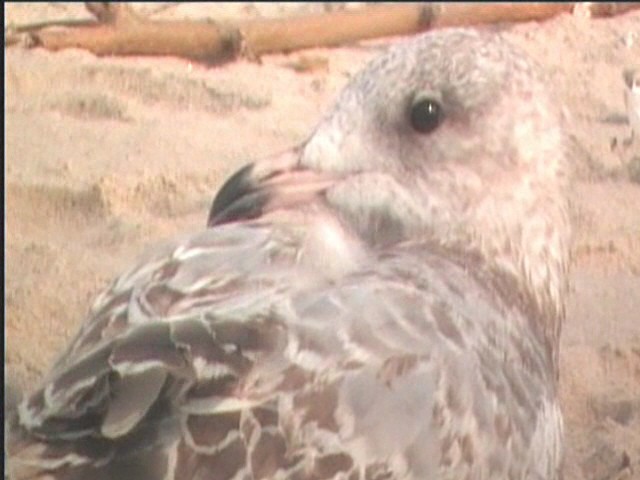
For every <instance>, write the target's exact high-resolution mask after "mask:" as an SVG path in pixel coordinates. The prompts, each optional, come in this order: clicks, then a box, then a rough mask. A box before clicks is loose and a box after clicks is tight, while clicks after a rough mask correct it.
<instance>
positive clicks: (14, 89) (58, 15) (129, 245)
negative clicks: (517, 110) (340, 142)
mask: <svg viewBox="0 0 640 480" xmlns="http://www.w3.org/2000/svg"><path fill="white" fill-rule="evenodd" d="M355 7H357V5H356V6H354V5H349V8H355ZM135 8H137V9H138V11H140V12H142V13H143V14H146V15H150V16H151V17H152V18H162V19H179V18H198V19H216V20H221V19H229V20H233V19H240V18H259V17H266V16H286V15H297V14H304V13H309V12H312V11H313V12H319V11H322V9H323V8H326V6H325V4H322V3H317V4H286V5H283V4H260V5H258V4H251V3H247V4H239V3H238V4H215V5H214V4H180V5H176V4H175V3H164V4H153V5H151V4H146V5H137V6H136V7H135ZM334 8H336V7H335V6H334ZM83 18H90V15H89V13H88V12H87V11H86V10H85V9H84V6H83V4H82V3H75V4H69V3H38V4H6V9H5V24H8V23H9V24H11V23H13V24H16V25H19V24H24V23H28V22H40V21H45V20H53V19H83ZM490 28H492V29H496V28H499V29H500V30H501V31H503V32H504V34H505V35H506V36H507V37H508V38H509V39H511V40H512V41H513V42H514V43H516V44H518V45H520V46H522V47H523V48H524V49H525V50H526V51H528V52H529V53H530V54H531V55H532V56H533V57H534V58H535V59H537V60H538V61H539V62H540V63H541V64H542V65H543V66H544V67H545V68H546V69H547V70H548V72H549V74H550V76H551V79H552V81H553V84H554V85H553V86H554V87H555V88H556V89H557V90H558V92H559V94H560V96H561V98H562V99H563V101H564V102H565V104H566V116H567V119H568V122H567V130H568V134H569V150H570V154H571V161H572V165H573V167H574V169H575V173H576V175H575V176H576V182H575V185H574V188H573V189H572V191H571V192H570V195H571V199H572V215H573V223H574V229H575V238H574V244H573V255H572V257H573V264H572V292H571V296H570V299H569V302H568V317H567V321H566V323H565V325H564V329H563V337H562V346H561V380H560V385H561V399H562V404H563V411H564V415H565V423H566V445H567V462H566V468H565V470H566V471H565V478H566V479H567V480H579V479H580V480H582V479H592V480H614V479H615V480H622V479H629V480H630V479H639V478H640V138H639V137H640V135H638V134H636V138H635V141H634V142H631V143H630V144H627V143H629V142H625V139H627V138H629V137H630V132H631V130H630V127H629V125H628V123H627V121H626V112H625V103H624V88H625V85H624V82H623V77H622V72H623V70H624V69H625V68H629V67H636V68H640V11H637V10H636V11H635V12H631V13H628V14H625V15H620V16H617V17H613V18H606V19H590V18H584V17H582V16H580V15H570V14H563V15H560V16H558V17H556V18H554V19H551V20H548V21H545V22H543V23H537V22H530V23H522V24H517V25H511V26H501V27H495V26H494V27H490ZM397 40H398V39H385V40H376V41H371V42H363V43H362V44H359V45H351V46H346V47H342V48H334V49H313V50H305V51H301V52H295V53H292V54H289V55H270V56H265V57H263V58H262V59H261V62H250V61H238V62H234V63H228V64H225V65H223V66H219V67H208V66H205V65H202V64H198V63H191V62H189V61H187V60H183V59H179V58H142V57H130V58H98V57H96V56H94V55H92V54H90V53H88V52H85V51H81V50H65V51H61V52H56V53H52V52H48V51H45V50H42V49H38V48H35V49H24V48H22V47H11V48H6V49H5V62H6V63H5V64H6V68H5V116H6V117H5V118H6V122H5V138H6V146H5V188H6V190H5V192H6V193H5V195H6V197H5V207H6V237H5V238H6V246H5V258H6V290H5V292H6V293H5V303H6V324H5V335H6V353H5V362H6V369H7V372H8V373H9V375H10V377H11V378H13V379H15V381H16V382H17V383H18V384H19V385H20V387H21V388H22V389H23V390H25V391H29V390H30V389H31V388H33V386H35V384H36V382H37V381H38V379H39V378H40V377H41V376H42V374H43V373H44V372H45V371H46V368H47V366H48V365H49V364H50V363H51V362H52V361H53V360H54V359H55V357H56V355H57V354H58V353H59V352H60V350H61V349H62V348H63V347H64V345H65V343H66V341H67V340H68V339H69V338H70V337H71V336H72V335H73V334H74V332H75V331H76V329H77V328H78V326H79V325H80V323H81V322H82V320H83V317H84V314H85V313H86V311H87V309H88V308H89V305H90V303H91V301H92V299H93V297H95V296H96V294H97V293H98V292H99V291H100V290H101V289H102V288H104V287H105V286H106V285H107V283H108V282H109V281H111V279H113V278H114V277H115V276H116V275H117V274H119V273H121V272H122V271H123V270H124V269H125V268H127V266H129V265H131V264H132V263H133V262H134V261H135V259H136V258H137V257H139V256H140V255H141V254H142V253H143V252H144V250H145V249H146V248H149V247H152V246H153V245H156V244H158V243H160V242H162V241H163V240H164V239H168V238H171V237H175V236H177V235H179V234H181V233H183V232H189V231H196V230H198V229H202V228H204V226H205V223H206V219H207V213H208V209H209V206H210V203H211V201H212V199H213V195H214V193H215V191H216V189H217V188H218V187H219V185H220V183H221V182H222V180H223V179H224V178H225V177H226V176H227V175H229V174H230V173H232V172H233V171H234V170H235V169H237V168H238V167H240V166H241V165H242V164H244V163H246V162H248V161H250V160H255V159H259V158H260V157H262V156H266V155H268V154H271V153H274V152H277V151H279V150H282V149H285V148H287V147H290V146H292V145H294V144H296V143H297V142H300V141H302V140H304V138H305V137H306V135H308V134H309V132H310V131H311V128H312V127H313V125H314V124H315V123H316V122H317V120H318V119H319V117H320V116H321V115H322V113H323V112H324V111H325V110H326V109H327V108H328V107H329V106H330V105H331V103H332V101H333V100H334V98H335V96H336V94H337V92H338V91H339V90H340V88H341V87H342V86H343V85H344V84H345V83H346V82H347V81H348V79H349V77H350V76H351V75H352V74H353V73H355V72H356V71H357V70H358V69H359V68H360V67H361V66H362V65H363V64H364V63H365V62H366V61H367V60H368V59H370V58H371V57H372V56H373V55H375V54H376V53H377V52H378V51H379V50H380V49H381V48H383V47H384V46H385V45H388V44H390V43H392V42H395V41H397ZM307 63H308V64H310V65H313V66H314V67H313V68H310V69H306V70H303V71H300V70H301V69H300V68H298V67H299V66H300V65H301V64H307ZM639 133H640V132H639Z"/></svg>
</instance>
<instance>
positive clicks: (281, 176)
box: [207, 147, 336, 227]
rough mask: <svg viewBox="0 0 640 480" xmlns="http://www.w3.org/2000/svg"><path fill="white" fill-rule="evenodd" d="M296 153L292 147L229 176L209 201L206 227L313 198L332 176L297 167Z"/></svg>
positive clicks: (331, 180) (322, 190)
mask: <svg viewBox="0 0 640 480" xmlns="http://www.w3.org/2000/svg"><path fill="white" fill-rule="evenodd" d="M300 154H301V148H300V147H296V148H293V149H290V150H287V151H285V152H283V153H280V154H278V155H274V156H273V157H270V158H266V159H264V160H261V161H259V162H256V163H250V164H248V165H245V166H244V167H242V168H241V169H240V170H238V171H237V172H235V173H234V174H233V175H231V177H229V179H228V180H227V181H226V182H225V183H224V184H223V185H222V187H221V188H220V189H219V190H218V193H217V194H216V196H215V198H214V200H213V205H212V206H211V210H210V211H209V219H208V221H207V225H208V226H209V227H213V226H215V225H220V224H223V223H230V222H237V221H242V220H251V219H254V218H258V217H260V216H262V215H264V214H265V213H268V212H271V211H274V210H278V209H286V208H291V207H295V206H296V205H301V204H305V203H308V202H311V201H313V200H315V199H317V198H318V197H319V196H320V195H322V194H323V193H324V192H325V191H326V189H327V188H328V187H329V186H331V185H332V184H333V183H334V182H335V180H336V177H335V176H331V175H328V174H324V173H320V172H316V171H314V170H310V169H308V168H306V167H303V166H301V165H300V161H299V160H300Z"/></svg>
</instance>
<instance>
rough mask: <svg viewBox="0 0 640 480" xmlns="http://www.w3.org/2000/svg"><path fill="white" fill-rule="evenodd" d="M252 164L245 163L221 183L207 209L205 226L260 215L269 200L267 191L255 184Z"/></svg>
mask: <svg viewBox="0 0 640 480" xmlns="http://www.w3.org/2000/svg"><path fill="white" fill-rule="evenodd" d="M253 169H254V165H253V164H252V163H250V164H248V165H245V166H244V167H242V168H241V169H240V170H238V171H237V172H235V173H234V174H233V175H231V177H229V179H228V180H227V181H226V182H225V183H224V184H223V185H222V187H221V188H220V190H218V193H217V194H216V196H215V198H214V199H213V203H212V205H211V209H210V210H209V218H208V220H207V226H209V227H213V226H215V225H220V224H222V223H229V222H234V221H238V220H249V219H252V218H256V217H258V216H260V214H261V213H262V212H263V210H264V206H265V205H266V203H267V202H268V200H269V193H268V192H267V191H265V190H264V189H261V188H260V185H258V184H256V182H255V179H254V177H253Z"/></svg>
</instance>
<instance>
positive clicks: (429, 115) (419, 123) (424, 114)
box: [410, 98, 443, 133]
mask: <svg viewBox="0 0 640 480" xmlns="http://www.w3.org/2000/svg"><path fill="white" fill-rule="evenodd" d="M442 118H443V116H442V108H441V107H440V104H439V103H438V102H437V101H436V100H434V99H432V98H420V99H418V100H417V101H415V102H414V103H413V104H412V105H411V112H410V119H411V126H412V127H413V129H414V130H416V131H417V132H420V133H429V132H432V131H433V130H435V129H436V128H437V127H438V125H440V123H441V122H442Z"/></svg>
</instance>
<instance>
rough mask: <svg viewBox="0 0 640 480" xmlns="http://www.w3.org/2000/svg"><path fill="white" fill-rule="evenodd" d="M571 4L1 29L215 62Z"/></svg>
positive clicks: (600, 11) (596, 11)
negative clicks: (232, 22) (225, 21)
mask: <svg viewBox="0 0 640 480" xmlns="http://www.w3.org/2000/svg"><path fill="white" fill-rule="evenodd" d="M575 5H576V4H574V3H568V2H567V3H499V4H496V3H429V4H424V3H406V4H386V5H373V6H369V7H366V8H362V9H360V10H356V11H337V12H330V13H324V14H317V15H308V16H301V17H294V18H286V19H260V20H251V21H246V22H240V23H237V24H223V23H217V22H204V21H151V20H148V19H144V18H142V17H140V16H138V15H137V14H135V12H134V11H133V10H132V9H131V7H130V6H129V5H128V4H126V3H110V2H87V9H88V10H89V11H90V12H91V13H92V14H93V15H94V16H95V17H96V19H97V20H98V22H97V23H93V24H86V22H85V23H81V24H78V25H75V26H73V28H63V29H59V28H58V29H56V28H48V27H50V25H47V24H45V25H43V24H40V25H35V26H31V27H32V28H30V27H29V26H24V27H21V28H15V29H14V31H13V32H10V33H5V44H7V45H9V44H15V43H17V41H16V36H17V35H19V34H27V35H29V37H30V38H29V39H30V41H29V42H23V43H24V44H27V45H29V46H42V47H44V48H46V49H48V50H61V49H65V48H81V49H85V50H89V51H90V52H92V53H94V54H96V55H100V56H102V55H171V56H177V57H183V58H188V59H192V60H198V61H203V62H207V63H220V62H224V61H228V60H233V59H236V58H238V57H243V56H244V57H250V58H256V57H259V56H260V55H263V54H268V53H276V52H290V51H294V50H300V49H305V48H311V47H330V46H337V45H343V44H347V43H350V42H355V41H358V40H366V39H372V38H379V37H386V36H393V35H408V34H413V33H417V32H420V31H424V30H428V29H434V28H443V27H452V26H465V25H479V24H490V23H503V22H523V21H532V20H537V21H540V20H544V19H547V18H551V17H553V16H555V15H558V14H560V13H564V12H567V13H570V12H572V10H573V8H574V6H575ZM639 7H640V2H630V3H624V4H623V3H593V4H589V6H588V8H589V11H590V13H591V15H592V16H611V15H616V14H620V13H624V12H627V11H629V10H632V9H636V8H639Z"/></svg>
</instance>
